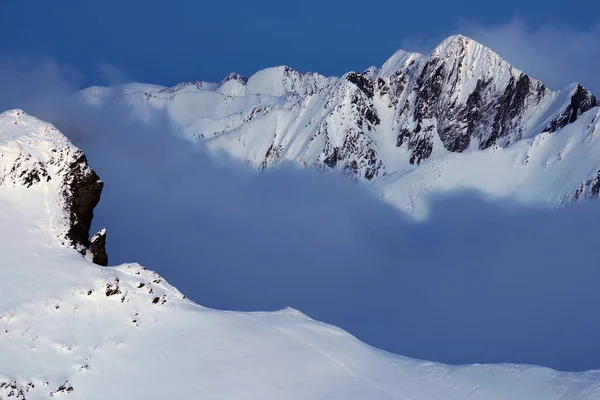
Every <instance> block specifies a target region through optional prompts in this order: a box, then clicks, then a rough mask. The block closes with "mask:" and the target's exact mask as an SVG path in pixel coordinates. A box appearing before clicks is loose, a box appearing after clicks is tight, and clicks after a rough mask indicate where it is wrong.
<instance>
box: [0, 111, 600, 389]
mask: <svg viewBox="0 0 600 400" xmlns="http://www.w3.org/2000/svg"><path fill="white" fill-rule="evenodd" d="M0 146H1V154H2V158H1V160H0V221H1V222H2V223H1V224H0V247H1V248H0V269H1V271H2V279H0V291H1V293H2V296H1V297H0V398H1V399H6V400H9V399H15V400H17V399H18V400H28V399H46V398H70V399H86V400H89V399H107V398H110V399H132V398H140V399H165V398H206V399H242V398H243V399H403V400H417V399H424V400H425V399H426V400H437V399H444V400H447V399H465V398H467V397H468V398H470V399H486V400H490V399H529V400H531V399H543V400H549V399H561V400H566V399H579V400H584V399H600V372H599V371H590V372H581V373H562V372H557V371H554V370H551V369H548V368H542V367H535V366H523V365H470V366H460V367H452V366H446V365H441V364H436V363H432V362H427V361H419V360H413V359H408V358H404V357H400V356H395V355H392V354H389V353H385V352H382V351H378V350H376V349H374V348H371V347H369V346H367V345H365V344H363V343H361V342H360V341H358V340H357V339H355V338H354V337H352V336H350V335H349V334H347V333H346V332H344V331H342V330H340V329H337V328H334V327H332V326H329V325H326V324H323V323H319V322H317V321H314V320H311V319H310V318H308V317H306V316H304V315H302V314H301V313H300V312H298V311H295V310H293V309H285V310H282V311H279V312H274V313H261V312H257V313H240V312H226V311H216V310H211V309H207V308H203V307H201V306H199V305H196V304H194V303H193V302H191V301H189V300H187V299H186V298H185V296H184V295H183V294H181V293H180V292H179V291H177V290H176V289H175V288H173V287H172V286H170V285H169V284H168V283H167V282H166V281H165V280H164V279H163V278H161V277H160V276H158V275H157V274H156V273H153V272H151V271H148V270H146V269H145V268H143V267H142V266H140V265H137V264H125V265H120V266H116V267H104V266H101V265H98V264H105V263H106V261H107V259H106V254H105V253H104V252H103V249H102V245H101V244H102V242H103V238H104V237H105V236H104V235H105V231H104V230H103V231H101V232H100V233H99V234H97V235H95V236H94V238H93V239H92V240H91V243H90V240H88V236H89V235H88V233H89V232H88V230H89V221H90V219H91V217H92V212H93V208H94V206H95V204H96V203H97V201H98V199H99V196H100V191H101V189H102V183H101V181H100V180H99V178H98V176H97V175H96V174H95V173H94V172H93V171H92V170H91V169H90V168H89V167H88V165H87V163H86V159H85V156H84V155H83V154H82V153H81V151H79V150H78V149H77V148H75V147H74V146H73V145H72V144H71V143H70V142H69V141H68V140H67V139H66V138H65V137H64V136H63V135H62V134H61V133H60V132H59V131H58V130H57V129H56V128H54V127H53V126H52V125H50V124H48V123H45V122H42V121H40V120H38V119H36V118H34V117H31V116H28V115H26V114H25V113H23V112H22V111H19V110H13V111H9V112H5V113H3V114H1V115H0ZM94 262H95V263H94Z"/></svg>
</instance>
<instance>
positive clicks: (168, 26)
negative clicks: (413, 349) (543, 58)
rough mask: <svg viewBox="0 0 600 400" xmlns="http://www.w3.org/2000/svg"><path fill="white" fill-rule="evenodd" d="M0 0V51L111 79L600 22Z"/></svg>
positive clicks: (357, 62) (351, 7) (364, 5)
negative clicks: (514, 26)
mask: <svg viewBox="0 0 600 400" xmlns="http://www.w3.org/2000/svg"><path fill="white" fill-rule="evenodd" d="M574 8H575V6H574V5H572V3H570V2H567V1H564V0H549V1H529V0H528V1H523V0H503V1H494V2H488V1H482V0H454V1H435V0H434V1H410V2H404V1H398V0H394V1H372V2H364V1H361V2H359V1H353V0H349V1H344V2H342V1H324V0H304V1H299V2H282V1H268V0H256V1H246V0H228V1H216V2H214V1H211V2H209V1H191V0H187V1H183V0H170V1H166V0H103V1H83V0H61V1H48V0H19V1H17V0H3V1H2V2H1V4H0V54H4V55H6V54H9V55H11V56H16V57H21V58H29V59H32V58H33V59H36V58H42V57H52V58H54V59H55V60H56V61H57V62H58V63H59V64H60V65H69V66H72V67H75V68H76V69H77V70H79V71H81V72H82V73H83V74H84V75H85V77H86V79H87V80H86V83H87V84H92V83H94V84H95V83H105V82H103V81H104V80H105V79H106V78H105V76H104V75H103V74H102V72H101V70H102V68H100V65H102V63H109V64H111V65H113V66H116V67H117V68H119V69H121V70H123V71H124V72H125V73H126V74H127V76H128V77H130V78H131V79H134V80H137V81H145V82H152V83H159V84H164V85H171V84H175V83H177V82H180V81H189V80H212V81H218V80H220V79H222V78H223V77H224V76H225V75H227V74H228V73H229V72H231V71H236V72H238V73H241V74H245V75H250V74H252V73H253V72H255V71H257V70H259V69H261V68H264V67H267V66H273V65H280V64H287V65H290V66H292V67H294V68H296V69H298V70H300V71H309V70H310V71H318V72H321V73H323V74H326V75H338V74H342V73H344V72H346V71H348V70H362V69H364V68H366V67H368V66H370V65H374V64H380V63H381V62H382V61H384V60H385V59H386V58H387V57H389V56H390V55H391V54H393V52H394V51H395V50H397V49H399V48H400V47H402V45H403V44H404V43H406V42H405V41H406V40H407V39H410V38H412V39H414V38H417V39H422V40H425V41H431V40H432V39H436V40H437V39H438V38H441V37H443V36H445V35H447V34H450V33H454V32H456V31H457V28H458V27H459V26H460V23H461V22H460V21H464V20H466V21H470V22H473V23H477V24H480V25H482V26H490V25H493V24H503V23H507V22H508V21H510V19H511V18H513V17H515V16H519V17H520V18H521V19H522V20H523V21H524V22H525V23H526V25H527V26H528V27H529V28H531V29H537V28H539V27H541V26H561V27H569V29H576V30H590V29H593V28H594V27H596V26H598V21H599V15H600V2H598V1H595V0H583V1H579V2H578V3H577V8H580V9H584V11H582V12H577V11H575V10H574Z"/></svg>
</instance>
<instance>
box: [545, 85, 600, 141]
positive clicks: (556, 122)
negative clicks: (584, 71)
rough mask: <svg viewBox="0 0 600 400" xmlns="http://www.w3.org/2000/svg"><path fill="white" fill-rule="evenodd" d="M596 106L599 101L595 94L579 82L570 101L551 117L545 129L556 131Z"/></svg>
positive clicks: (599, 103)
mask: <svg viewBox="0 0 600 400" xmlns="http://www.w3.org/2000/svg"><path fill="white" fill-rule="evenodd" d="M598 106H600V102H599V101H598V99H596V96H594V95H593V94H592V93H591V92H590V91H589V90H587V89H586V88H584V87H583V86H581V85H580V84H577V86H576V88H575V90H574V91H573V92H572V96H571V101H570V103H569V104H568V105H567V107H566V108H564V109H563V110H561V111H560V112H559V113H558V114H557V115H556V116H555V117H554V118H553V119H552V121H551V122H550V124H548V126H547V127H546V129H545V130H546V131H548V132H556V131H557V130H559V129H560V128H564V127H565V126H566V125H567V124H571V123H573V122H575V121H576V120H577V118H579V116H580V115H581V114H583V113H584V112H586V111H589V110H591V109H592V108H594V107H598Z"/></svg>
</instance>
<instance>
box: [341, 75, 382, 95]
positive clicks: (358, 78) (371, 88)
mask: <svg viewBox="0 0 600 400" xmlns="http://www.w3.org/2000/svg"><path fill="white" fill-rule="evenodd" d="M346 79H347V80H348V81H350V82H352V83H354V84H355V85H356V87H358V88H359V89H360V90H361V91H362V92H363V93H364V94H365V95H367V97H368V98H370V99H372V98H373V95H374V94H375V85H374V84H373V81H371V80H370V79H369V78H366V77H364V76H363V75H361V74H358V73H356V72H350V73H349V74H348V75H346Z"/></svg>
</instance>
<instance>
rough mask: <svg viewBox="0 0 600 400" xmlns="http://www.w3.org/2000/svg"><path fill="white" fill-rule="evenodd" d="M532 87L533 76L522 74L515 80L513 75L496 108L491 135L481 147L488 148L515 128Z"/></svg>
mask: <svg viewBox="0 0 600 400" xmlns="http://www.w3.org/2000/svg"><path fill="white" fill-rule="evenodd" d="M530 89H531V78H529V76H527V75H525V74H524V75H521V77H519V79H517V80H515V79H514V77H511V79H510V82H509V84H508V86H507V87H506V89H505V91H504V93H503V94H502V97H500V99H499V101H498V105H497V110H496V117H495V119H494V124H493V125H492V132H491V135H490V136H489V137H488V138H486V139H484V140H483V141H482V142H481V144H480V145H479V148H480V149H487V148H488V147H490V146H491V145H493V144H494V143H496V140H497V139H499V138H501V137H504V136H506V135H508V134H509V133H511V132H510V129H511V128H513V127H514V126H513V120H514V119H515V118H516V117H517V116H519V115H521V114H522V113H523V111H524V110H525V108H524V105H525V100H526V99H527V96H528V94H529V93H530Z"/></svg>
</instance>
